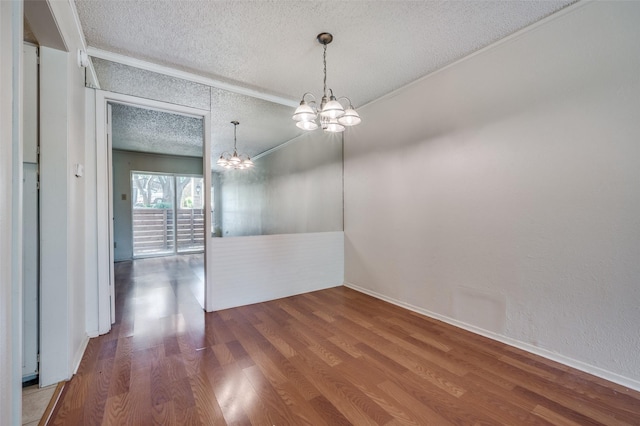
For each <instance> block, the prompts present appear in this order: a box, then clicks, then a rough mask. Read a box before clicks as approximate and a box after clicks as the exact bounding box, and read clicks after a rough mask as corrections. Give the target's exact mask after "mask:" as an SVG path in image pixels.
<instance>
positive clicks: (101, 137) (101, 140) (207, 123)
mask: <svg viewBox="0 0 640 426" xmlns="http://www.w3.org/2000/svg"><path fill="white" fill-rule="evenodd" d="M109 103H118V104H125V105H130V106H134V107H138V108H145V109H152V110H157V111H163V112H169V113H172V114H179V115H186V116H188V117H196V118H202V120H203V124H204V129H203V131H204V135H203V136H204V137H203V153H202V161H203V165H202V172H203V178H204V187H205V188H210V187H211V111H208V110H202V109H198V108H192V107H187V106H182V105H175V104H170V103H166V102H161V101H155V100H151V99H144V98H138V97H135V96H130V95H123V94H119V93H112V92H107V91H104V90H96V154H97V155H96V157H97V161H96V184H97V185H96V199H97V218H96V219H97V226H98V230H97V231H98V253H97V254H98V332H99V334H104V333H107V332H109V330H110V329H111V324H113V323H114V322H115V287H114V271H113V198H112V197H111V194H112V192H113V180H112V179H111V173H112V170H113V164H112V159H111V148H112V147H111V130H110V128H111V123H109V114H108V111H109V107H108V104H109ZM205 192H206V193H205V199H204V204H205V239H204V256H205V261H204V273H205V285H204V292H205V294H204V300H205V310H207V309H209V307H208V306H207V305H206V301H207V300H208V299H209V298H208V297H207V287H208V285H207V276H208V274H207V271H208V270H210V269H209V268H208V264H209V256H208V253H209V250H210V249H211V247H210V241H211V238H208V237H207V234H206V230H209V229H211V200H210V197H211V195H210V194H209V191H205Z"/></svg>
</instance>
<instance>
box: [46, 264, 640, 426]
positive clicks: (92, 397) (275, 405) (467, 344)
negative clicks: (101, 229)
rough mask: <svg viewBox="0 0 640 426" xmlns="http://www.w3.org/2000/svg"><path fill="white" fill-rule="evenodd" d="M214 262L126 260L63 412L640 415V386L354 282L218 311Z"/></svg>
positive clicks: (97, 418)
mask: <svg viewBox="0 0 640 426" xmlns="http://www.w3.org/2000/svg"><path fill="white" fill-rule="evenodd" d="M201 264H202V262H201V258H200V259H199V258H198V257H196V256H187V257H177V258H175V257H174V258H171V257H169V258H161V259H147V260H139V261H135V262H133V263H131V262H127V263H120V264H117V266H116V268H117V271H116V275H117V290H118V293H117V323H116V324H115V326H114V327H113V330H112V331H111V332H110V333H109V334H107V335H104V336H101V337H99V338H95V339H92V340H91V341H90V343H89V346H88V348H87V350H86V353H85V355H84V358H83V360H82V364H81V366H80V369H79V371H78V374H76V375H75V376H74V378H73V379H72V380H71V381H70V382H69V383H68V385H67V386H66V387H65V390H64V391H63V395H62V397H61V400H60V402H59V404H58V406H57V407H56V409H55V411H54V413H53V419H52V421H51V422H50V423H49V424H55V425H99V424H109V425H151V424H162V425H225V424H229V425H236V424H238V425H269V426H271V425H278V426H279V425H307V424H308V425H343V424H344V425H347V424H354V425H370V424H380V425H383V424H384V425H401V424H402V425H449V424H455V425H498V424H505V425H529V424H531V425H538V424H539V425H548V424H556V425H592V424H607V425H625V424H629V425H639V424H640V394H639V393H637V392H633V391H630V390H628V389H626V388H624V387H622V386H618V385H615V384H612V383H609V382H606V381H604V380H601V379H598V378H595V377H592V376H589V375H587V374H584V373H581V372H578V371H576V370H573V369H571V368H568V367H566V366H563V365H560V364H556V363H553V362H551V361H548V360H545V359H543V358H539V357H536V356H533V355H530V354H528V353H526V352H523V351H521V350H518V349H515V348H512V347H508V346H506V345H503V344H501V343H497V342H495V341H492V340H489V339H486V338H483V337H480V336H477V335H474V334H471V333H468V332H466V331H463V330H460V329H457V328H455V327H452V326H449V325H447V324H444V323H441V322H438V321H435V320H432V319H429V318H426V317H424V316H421V315H418V314H415V313H412V312H409V311H406V310H404V309H401V308H399V307H396V306H394V305H390V304H388V303H385V302H382V301H379V300H376V299H374V298H371V297H369V296H366V295H363V294H360V293H358V292H355V291H353V290H350V289H348V288H345V287H337V288H333V289H329V290H323V291H318V292H314V293H308V294H304V295H300V296H294V297H289V298H286V299H281V300H276V301H272V302H267V303H260V304H256V305H251V306H245V307H241V308H235V309H228V310H224V311H219V312H214V313H208V314H205V313H204V312H203V311H202V309H201V308H200V305H199V303H198V301H197V300H196V297H195V296H194V293H193V292H192V288H195V287H196V286H197V285H196V284H194V278H193V275H194V272H193V269H194V268H198V267H199V266H200V267H201Z"/></svg>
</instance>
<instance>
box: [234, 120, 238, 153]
mask: <svg viewBox="0 0 640 426" xmlns="http://www.w3.org/2000/svg"><path fill="white" fill-rule="evenodd" d="M237 128H238V125H237V124H235V123H234V124H233V150H234V151H237V149H236V129H237Z"/></svg>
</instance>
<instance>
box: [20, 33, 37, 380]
mask: <svg viewBox="0 0 640 426" xmlns="http://www.w3.org/2000/svg"><path fill="white" fill-rule="evenodd" d="M22 50H23V67H22V73H23V74H22V77H23V84H24V86H23V110H22V116H23V129H24V130H23V141H24V142H23V152H22V156H23V163H22V166H23V167H22V168H23V199H22V232H23V236H22V312H23V323H22V381H23V382H24V381H29V380H33V379H35V378H37V377H38V316H39V315H38V314H39V304H38V293H39V285H38V276H39V268H38V266H39V257H38V249H39V245H38V238H39V232H38V51H37V47H36V46H33V45H30V44H24V45H23V49H22Z"/></svg>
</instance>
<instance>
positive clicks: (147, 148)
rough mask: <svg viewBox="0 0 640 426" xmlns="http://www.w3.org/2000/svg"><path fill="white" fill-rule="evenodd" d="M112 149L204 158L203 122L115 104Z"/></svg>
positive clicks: (112, 110) (198, 119)
mask: <svg viewBox="0 0 640 426" xmlns="http://www.w3.org/2000/svg"><path fill="white" fill-rule="evenodd" d="M111 117H112V134H113V138H112V147H113V149H123V150H127V151H139V152H150V153H154V154H167V153H173V152H175V153H180V154H181V155H183V156H188V157H202V144H203V142H202V141H203V128H202V119H200V118H193V117H187V116H183V115H177V114H170V113H167V112H161V111H155V110H149V109H143V108H136V107H133V106H129V105H123V104H115V103H114V104H111Z"/></svg>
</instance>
